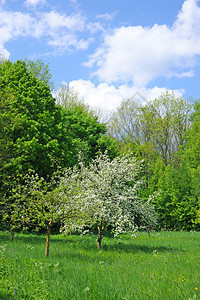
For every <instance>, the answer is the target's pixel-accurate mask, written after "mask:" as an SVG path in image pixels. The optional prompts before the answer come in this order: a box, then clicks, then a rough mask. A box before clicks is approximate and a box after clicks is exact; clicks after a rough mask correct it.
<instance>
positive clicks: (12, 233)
mask: <svg viewBox="0 0 200 300" xmlns="http://www.w3.org/2000/svg"><path fill="white" fill-rule="evenodd" d="M14 235H15V233H14V232H13V230H12V229H11V236H10V240H11V242H12V241H13V239H14Z"/></svg>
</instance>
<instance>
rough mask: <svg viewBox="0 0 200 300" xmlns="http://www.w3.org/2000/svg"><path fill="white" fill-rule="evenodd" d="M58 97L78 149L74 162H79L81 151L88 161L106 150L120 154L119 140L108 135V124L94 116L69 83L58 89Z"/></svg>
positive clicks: (110, 153) (67, 127) (112, 155)
mask: <svg viewBox="0 0 200 300" xmlns="http://www.w3.org/2000/svg"><path fill="white" fill-rule="evenodd" d="M56 99H57V103H58V105H59V106H60V107H62V109H63V113H64V117H65V119H64V120H65V121H64V123H65V126H66V127H65V128H66V130H67V132H68V134H69V135H70V136H71V138H72V141H73V147H74V148H75V151H76V154H75V155H74V156H73V158H72V159H74V164H75V163H77V162H78V153H79V152H81V153H82V157H83V158H84V160H85V162H87V163H89V162H90V161H91V159H94V158H95V157H96V155H98V154H99V153H100V152H105V150H107V151H108V154H109V156H110V157H111V158H114V157H116V156H117V155H118V154H119V152H118V145H117V142H116V141H115V140H114V139H113V138H111V137H109V136H107V135H106V132H107V127H106V125H105V124H103V123H99V121H98V117H96V116H94V114H93V111H92V110H90V108H89V106H88V105H86V104H85V103H84V101H83V99H81V98H79V96H78V94H77V93H76V92H75V91H73V90H71V89H70V88H69V86H68V85H63V86H61V87H60V88H59V89H58V92H57V95H56Z"/></svg>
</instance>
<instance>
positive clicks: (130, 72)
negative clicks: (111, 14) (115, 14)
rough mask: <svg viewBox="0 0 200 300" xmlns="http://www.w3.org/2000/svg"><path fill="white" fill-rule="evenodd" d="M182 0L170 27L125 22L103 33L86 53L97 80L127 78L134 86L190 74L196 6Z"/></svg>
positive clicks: (195, 52)
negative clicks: (92, 50)
mask: <svg viewBox="0 0 200 300" xmlns="http://www.w3.org/2000/svg"><path fill="white" fill-rule="evenodd" d="M198 2H199V1H198V0H186V1H185V2H184V3H183V6H182V9H181V11H180V12H179V14H178V16H177V19H176V21H175V22H174V24H173V26H172V27H168V26H166V25H157V24H155V25H154V26H153V27H142V26H129V27H125V26H123V27H120V28H117V29H115V30H114V31H113V32H112V33H109V34H106V35H105V38H104V44H103V45H102V46H101V47H100V48H98V49H97V50H96V52H95V53H94V54H93V55H91V56H90V57H89V60H88V62H87V64H86V65H87V66H90V67H91V66H93V67H95V68H96V71H95V72H94V73H93V75H97V76H98V78H99V79H100V80H101V81H106V82H108V83H113V82H118V83H127V82H131V83H132V84H134V85H136V86H137V87H142V86H146V85H147V84H148V83H149V82H151V81H152V80H154V79H156V78H158V77H160V76H164V77H167V78H169V77H172V76H177V77H184V76H189V77H191V76H192V75H193V72H194V71H193V68H194V67H195V65H196V63H197V60H196V58H197V56H199V55H200V35H199V32H200V7H199V6H198Z"/></svg>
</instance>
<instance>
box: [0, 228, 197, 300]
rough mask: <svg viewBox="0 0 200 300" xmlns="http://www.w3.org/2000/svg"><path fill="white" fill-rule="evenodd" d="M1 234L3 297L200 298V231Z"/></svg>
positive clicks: (97, 299)
mask: <svg viewBox="0 0 200 300" xmlns="http://www.w3.org/2000/svg"><path fill="white" fill-rule="evenodd" d="M102 244H103V245H102V249H101V250H98V249H96V236H93V235H88V236H84V237H79V236H76V235H71V236H62V235H54V236H51V244H50V257H49V258H45V257H44V251H45V236H39V235H24V234H16V236H15V238H14V241H13V242H11V241H10V236H9V234H8V233H5V232H0V299H20V300H21V299H34V300H35V299H39V300H42V299H52V300H58V299H63V300H65V299H66V300H68V299H70V300H71V299H75V300H78V299H80V300H84V299H85V300H89V299H94V300H101V299H102V300H106V299H108V300H112V299H142V300H145V299H153V300H155V299H158V300H162V299H166V300H169V299H172V300H175V299H184V300H185V299H188V300H189V299H200V232H154V233H152V234H151V242H149V241H148V235H147V233H139V234H138V236H137V237H136V238H133V239H132V238H131V236H130V235H123V236H122V237H121V238H117V239H114V238H112V237H104V238H103V241H102Z"/></svg>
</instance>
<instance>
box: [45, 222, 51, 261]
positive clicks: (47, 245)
mask: <svg viewBox="0 0 200 300" xmlns="http://www.w3.org/2000/svg"><path fill="white" fill-rule="evenodd" d="M50 232H51V225H50V224H48V226H47V239H46V249H45V257H48V256H49V243H50Z"/></svg>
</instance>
